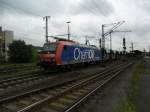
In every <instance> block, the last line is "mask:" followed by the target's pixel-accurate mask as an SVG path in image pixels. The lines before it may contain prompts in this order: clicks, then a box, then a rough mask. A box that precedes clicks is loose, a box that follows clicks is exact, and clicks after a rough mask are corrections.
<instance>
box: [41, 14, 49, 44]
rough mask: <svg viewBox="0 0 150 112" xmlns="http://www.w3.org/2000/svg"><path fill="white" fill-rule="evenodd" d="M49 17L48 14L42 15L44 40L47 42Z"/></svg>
mask: <svg viewBox="0 0 150 112" xmlns="http://www.w3.org/2000/svg"><path fill="white" fill-rule="evenodd" d="M49 18H50V16H45V17H43V19H44V20H45V38H46V40H45V41H46V42H48V19H49Z"/></svg>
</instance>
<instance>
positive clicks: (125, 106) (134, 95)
mask: <svg viewBox="0 0 150 112" xmlns="http://www.w3.org/2000/svg"><path fill="white" fill-rule="evenodd" d="M143 70H144V64H143V63H140V64H139V65H138V66H137V67H136V69H135V71H134V72H133V76H132V79H131V82H130V86H129V91H128V93H127V97H126V98H125V99H124V100H122V101H121V103H120V104H119V105H118V107H117V108H116V109H115V112H137V100H138V94H139V79H140V74H141V73H142V72H143Z"/></svg>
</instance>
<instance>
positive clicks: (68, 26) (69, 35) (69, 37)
mask: <svg viewBox="0 0 150 112" xmlns="http://www.w3.org/2000/svg"><path fill="white" fill-rule="evenodd" d="M66 23H67V24H68V34H67V35H68V40H70V28H69V23H71V22H70V21H68V22H66Z"/></svg>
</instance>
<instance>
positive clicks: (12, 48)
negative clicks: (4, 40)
mask: <svg viewBox="0 0 150 112" xmlns="http://www.w3.org/2000/svg"><path fill="white" fill-rule="evenodd" d="M37 60H38V53H37V49H36V48H35V47H34V46H32V45H26V43H25V42H24V41H22V40H14V41H13V43H12V44H10V45H9V62H13V63H26V62H27V63H28V62H36V61H37Z"/></svg>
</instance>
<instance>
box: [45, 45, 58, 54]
mask: <svg viewBox="0 0 150 112" xmlns="http://www.w3.org/2000/svg"><path fill="white" fill-rule="evenodd" d="M56 49H57V44H56V43H50V44H44V46H43V50H44V51H50V52H56Z"/></svg>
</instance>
